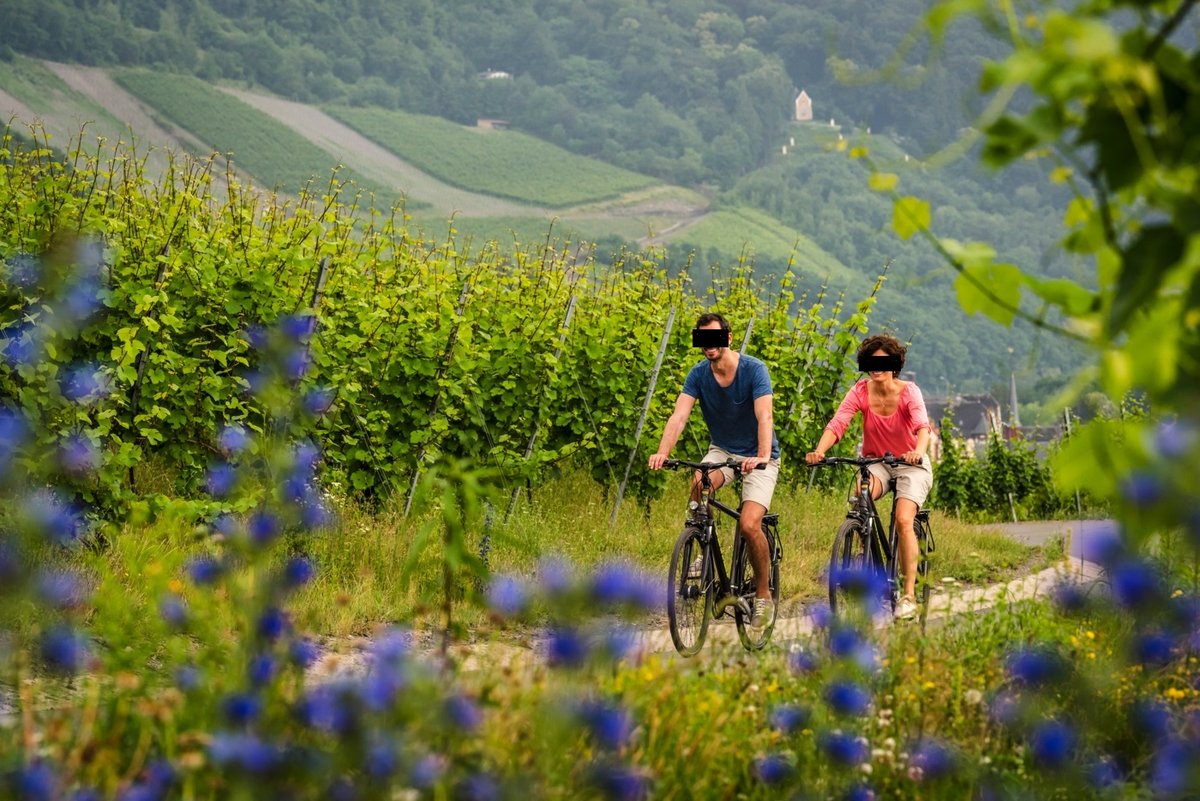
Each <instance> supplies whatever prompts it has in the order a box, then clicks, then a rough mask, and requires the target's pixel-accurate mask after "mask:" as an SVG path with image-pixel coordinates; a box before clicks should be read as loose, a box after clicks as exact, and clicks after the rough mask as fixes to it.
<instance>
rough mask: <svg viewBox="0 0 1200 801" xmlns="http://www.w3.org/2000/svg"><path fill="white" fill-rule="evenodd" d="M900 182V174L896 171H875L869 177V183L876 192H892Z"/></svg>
mask: <svg viewBox="0 0 1200 801" xmlns="http://www.w3.org/2000/svg"><path fill="white" fill-rule="evenodd" d="M899 183H900V176H898V175H896V173H894V172H873V173H871V175H870V177H869V178H867V184H868V185H869V186H870V187H871V189H872V190H874V191H876V192H891V191H892V190H893V189H895V188H896V186H897V184H899Z"/></svg>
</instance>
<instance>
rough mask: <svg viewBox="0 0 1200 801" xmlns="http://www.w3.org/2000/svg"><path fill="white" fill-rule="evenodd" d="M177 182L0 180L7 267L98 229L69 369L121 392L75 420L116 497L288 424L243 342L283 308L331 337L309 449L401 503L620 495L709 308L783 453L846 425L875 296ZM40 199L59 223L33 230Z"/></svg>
mask: <svg viewBox="0 0 1200 801" xmlns="http://www.w3.org/2000/svg"><path fill="white" fill-rule="evenodd" d="M178 175H179V180H178V181H176V182H175V183H172V184H168V185H162V186H155V185H150V184H147V183H145V182H142V181H139V180H138V172H137V164H136V163H134V164H129V163H127V162H125V161H123V160H121V159H120V157H117V158H116V159H115V160H113V161H110V162H107V163H98V162H97V161H96V160H95V158H90V159H89V158H88V157H85V156H80V158H79V161H78V162H77V164H76V166H75V168H74V169H73V170H71V171H67V170H64V169H63V168H62V166H61V165H60V164H57V163H55V162H54V161H51V160H49V159H48V158H47V157H46V156H45V154H38V153H34V154H27V153H15V154H10V161H9V164H8V166H7V168H6V170H5V172H4V178H3V185H2V186H0V203H2V205H3V208H4V209H5V210H6V212H5V216H4V218H3V220H2V221H0V223H2V225H3V226H4V236H5V241H6V242H7V243H10V244H9V245H8V247H9V248H10V250H9V251H8V252H7V253H5V254H3V255H4V256H5V258H6V259H7V260H9V261H10V262H11V260H12V259H14V258H17V257H19V255H20V254H21V253H23V252H24V253H37V252H40V251H41V250H43V249H45V248H47V247H50V246H52V245H53V243H54V242H56V241H57V240H58V239H59V238H60V237H62V236H63V235H74V234H94V235H99V236H101V237H102V239H101V240H100V241H102V242H103V243H104V244H103V260H104V275H105V292H106V295H105V302H104V306H105V308H104V314H103V315H101V316H100V318H99V319H98V321H97V322H96V323H95V324H94V325H92V326H91V327H89V329H88V331H87V334H86V337H85V338H84V340H83V341H82V342H80V343H77V345H76V346H75V348H74V350H73V351H72V352H69V353H66V352H64V353H61V354H58V355H57V364H56V366H55V367H54V368H53V369H55V370H58V371H65V370H67V369H68V367H69V366H71V365H73V364H79V363H84V364H92V363H94V364H98V365H100V368H99V369H100V371H101V372H102V373H103V374H105V376H106V381H108V386H109V390H110V391H109V393H108V395H107V398H106V400H105V402H104V403H103V404H101V405H100V406H98V407H97V408H94V409H89V410H87V411H86V412H84V413H81V414H78V415H75V416H74V417H72V418H70V419H66V420H62V421H58V422H57V424H58V425H60V426H62V427H63V428H64V431H65V430H66V429H72V430H75V429H79V428H80V427H82V430H83V431H84V432H85V433H86V435H87V436H88V437H89V438H90V439H91V440H92V441H93V442H94V443H96V444H97V445H98V446H99V448H100V450H101V452H102V454H103V455H104V460H105V469H104V470H103V471H101V474H102V475H103V476H105V478H104V479H103V480H102V482H101V483H102V484H105V485H106V486H107V487H109V489H110V491H111V492H114V493H116V492H117V491H118V488H119V487H120V486H121V482H120V481H119V478H120V477H122V476H124V475H126V474H127V473H128V471H129V470H130V469H131V468H133V467H134V466H135V465H137V464H139V463H141V462H143V461H144V460H147V459H150V458H153V459H154V460H156V462H158V463H160V464H164V465H166V466H167V467H168V468H169V469H170V470H171V471H172V472H174V473H175V474H176V475H177V477H178V479H179V480H180V481H181V482H182V483H181V487H183V488H194V487H196V486H198V485H199V483H200V482H201V481H202V479H203V476H204V475H205V471H206V470H207V469H208V467H209V463H210V461H212V459H213V457H214V452H213V450H212V447H211V445H209V443H211V442H213V441H214V438H215V436H216V434H217V432H218V431H219V430H221V428H222V427H224V426H227V425H230V424H241V425H245V426H246V427H248V428H250V429H252V430H256V431H261V430H264V429H266V428H267V427H269V426H270V425H271V424H272V423H271V421H270V420H268V419H267V418H266V417H264V413H263V411H262V409H261V408H258V407H256V405H255V404H254V403H253V402H252V401H251V400H249V399H248V398H247V392H246V390H247V389H248V388H249V387H250V386H251V385H252V383H253V381H254V376H253V374H252V372H251V369H250V347H251V346H250V344H249V342H248V341H247V336H246V331H247V330H248V329H251V328H252V327H254V326H256V325H260V324H263V323H269V322H271V321H273V320H275V319H277V318H280V317H283V316H286V315H300V316H302V317H303V316H311V318H312V324H313V326H314V327H315V334H314V335H313V337H312V340H311V344H310V349H309V351H308V352H306V354H305V357H304V358H305V359H306V360H311V365H309V364H306V365H305V369H304V370H303V371H302V375H303V377H302V378H301V377H300V376H299V375H298V376H297V380H298V381H299V382H300V384H299V386H300V389H301V390H303V391H311V392H321V393H329V395H330V398H331V400H330V404H331V406H330V409H329V411H328V413H326V414H325V415H324V416H323V417H322V418H321V421H320V423H319V424H317V425H316V427H315V429H314V430H312V431H311V432H308V433H309V435H311V436H312V437H314V438H315V439H316V440H318V441H319V442H320V445H321V448H322V451H323V454H324V459H325V463H326V465H327V467H328V469H329V470H331V471H333V473H334V474H335V475H337V476H340V477H343V478H344V480H345V481H346V482H347V483H348V485H349V486H352V487H353V488H354V489H355V490H356V491H357V492H360V493H364V494H366V495H368V496H375V497H386V496H389V495H391V494H393V493H396V492H405V491H407V489H408V488H409V487H410V486H411V485H412V483H413V481H414V480H415V477H416V476H417V475H418V474H419V473H420V471H421V470H422V469H423V468H424V467H426V466H427V465H429V464H432V463H435V462H438V461H442V460H445V459H453V458H468V459H472V460H475V461H477V462H478V463H480V464H483V465H487V466H489V467H491V468H494V469H495V470H497V471H498V472H499V473H500V474H501V476H502V477H503V481H504V482H505V484H506V485H508V486H513V487H516V486H522V485H524V484H526V483H531V482H532V483H536V482H537V480H538V478H539V476H540V475H541V474H542V473H543V471H544V470H545V469H547V468H548V467H550V466H553V465H560V464H561V463H563V462H564V460H576V461H581V462H583V463H584V464H586V465H587V466H588V469H589V471H590V472H591V474H592V475H593V476H594V477H595V479H596V480H597V481H599V482H602V483H603V484H605V485H607V486H615V485H616V484H618V483H619V482H621V481H622V480H623V478H624V474H625V472H626V470H627V467H628V465H629V464H630V463H631V461H638V460H641V461H644V456H645V455H647V454H648V452H649V450H648V449H650V448H652V447H653V446H654V444H655V435H656V432H657V430H658V429H659V427H660V426H661V424H662V422H663V420H664V419H665V416H666V415H667V414H668V412H669V410H670V408H671V405H672V403H673V401H674V397H675V394H676V393H677V392H678V389H679V387H680V386H681V381H682V376H683V375H684V373H685V371H686V370H687V368H688V367H689V366H690V365H691V364H692V363H694V361H695V354H694V352H693V351H692V349H691V348H690V346H689V339H688V337H689V330H690V321H691V320H692V319H694V318H695V316H696V315H697V314H698V313H699V312H700V310H701V309H703V308H709V307H717V308H721V309H722V310H723V311H724V312H725V313H726V314H728V315H729V316H730V317H731V318H732V319H734V320H736V321H738V322H739V328H738V331H739V333H738V336H741V335H742V333H744V332H745V331H746V330H747V327H749V328H750V336H749V340H748V342H747V343H746V347H747V349H748V351H749V352H751V353H754V354H755V355H757V356H759V357H760V358H762V359H764V360H765V361H766V362H767V363H768V364H769V365H770V366H771V370H772V375H773V378H774V381H775V385H776V389H775V392H776V395H775V397H776V405H777V408H778V409H779V410H780V412H779V420H780V421H781V425H780V427H779V428H780V431H779V435H780V439H781V442H782V443H783V446H784V447H785V449H787V450H789V451H791V452H801V451H802V450H803V447H804V445H805V444H806V443H808V442H810V441H812V440H813V439H814V431H815V426H818V425H820V424H821V423H822V422H823V421H824V419H826V417H827V416H828V414H829V413H830V412H831V411H832V404H833V403H834V402H835V400H834V398H835V395H836V394H837V389H838V387H839V385H840V384H841V383H842V382H843V380H844V378H845V373H844V370H845V366H844V365H845V360H844V359H843V358H842V356H843V354H844V353H845V352H846V351H847V349H848V348H849V347H851V345H852V344H853V343H854V342H855V341H856V339H857V338H858V337H859V335H860V333H861V331H862V330H864V326H865V321H866V315H867V312H868V310H869V308H870V306H871V303H872V301H873V297H874V296H873V295H872V296H869V297H866V298H862V299H860V300H858V301H856V303H855V304H853V307H852V308H849V307H847V306H846V305H845V304H843V302H842V301H841V300H840V299H829V298H824V297H804V296H802V297H798V298H797V297H794V296H793V293H792V292H791V290H790V283H789V280H788V279H784V280H783V281H782V282H781V283H780V284H779V285H778V286H776V287H775V288H773V289H771V290H769V291H768V290H766V289H763V288H760V287H758V286H756V285H755V283H754V282H753V276H752V274H751V273H750V271H749V270H748V269H747V270H742V271H736V272H733V273H732V274H730V275H728V276H725V277H718V278H717V280H716V283H714V284H713V286H712V287H711V288H710V289H709V294H708V295H707V296H706V297H703V298H701V297H696V296H695V295H694V294H693V293H692V292H691V291H690V289H689V286H690V281H689V277H688V276H687V275H686V274H682V275H678V276H675V277H668V276H667V275H666V274H665V272H664V270H663V269H662V267H661V265H660V264H659V263H658V262H656V261H655V259H654V257H653V255H644V254H634V253H626V254H622V255H621V256H619V257H618V258H617V259H616V260H615V261H614V262H613V263H611V264H597V263H594V262H592V261H584V262H581V263H576V262H575V261H574V258H573V254H572V253H571V252H567V251H565V250H562V251H560V250H559V249H557V248H556V247H555V243H553V242H551V243H550V244H548V245H545V246H541V247H532V248H529V249H526V250H521V251H517V252H515V253H505V252H504V251H503V250H502V249H501V248H499V247H498V246H495V245H491V244H486V245H484V246H482V247H480V248H479V249H478V250H477V251H475V252H471V253H466V252H461V251H459V250H458V249H457V247H456V245H455V243H454V242H453V241H448V242H443V243H437V242H427V241H417V240H416V239H415V238H414V237H413V236H412V235H411V234H410V232H409V231H408V230H407V229H406V227H405V220H404V219H402V218H400V217H397V216H394V215H393V216H388V215H385V214H382V213H380V212H370V213H363V210H356V209H354V208H353V207H351V206H347V205H344V202H343V201H342V200H341V199H339V198H338V197H336V196H327V197H325V198H316V197H313V196H306V197H303V198H302V199H301V200H300V201H299V203H297V204H296V205H294V206H288V205H278V204H275V203H274V202H271V201H266V200H263V199H261V198H257V197H255V196H253V195H251V194H235V195H233V196H232V198H231V199H230V200H229V201H227V202H225V203H223V204H217V203H216V202H215V201H214V200H213V198H212V197H211V196H210V195H209V194H208V192H207V186H208V184H207V174H206V173H205V172H204V171H203V170H201V169H195V168H193V167H184V166H181V167H180V169H179V170H178ZM31 203H37V204H39V205H40V206H41V207H44V208H46V209H48V210H50V211H51V212H52V213H50V214H47V215H44V216H41V217H38V218H36V219H34V218H30V217H29V216H28V215H27V214H24V213H23V210H24V209H27V208H28V207H29V205H30V204H31ZM876 288H877V289H878V285H877V286H876ZM9 292H10V293H13V294H10V300H9V301H8V303H6V307H5V309H6V311H5V315H6V316H7V318H6V319H5V321H4V325H5V326H6V328H7V327H9V326H11V325H13V324H14V323H16V322H17V315H20V314H24V313H25V312H23V311H22V310H23V309H26V308H28V307H29V306H28V304H30V303H33V302H35V301H36V298H32V297H25V296H24V295H23V294H22V293H21V290H20V287H19V285H13V284H11V283H10V284H9ZM8 330H13V329H11V328H8ZM656 358H660V359H661V363H662V366H661V370H660V372H659V374H658V380H657V383H656V384H655V385H654V386H653V387H652V386H651V383H650V375H651V369H652V366H653V365H654V363H655V361H656ZM2 369H3V373H2V374H0V375H2V381H3V387H4V391H5V394H6V395H9V396H13V397H24V398H25V399H26V400H25V401H24V402H25V403H28V404H30V405H31V406H32V407H35V408H33V409H31V411H36V407H37V406H38V405H39V404H40V403H41V399H39V398H36V397H29V394H28V392H26V391H25V387H26V386H27V384H28V379H27V377H26V376H25V375H24V374H23V372H22V370H21V369H20V368H19V367H18V368H14V366H12V365H9V366H6V367H4V368H2ZM47 369H49V368H47ZM647 395H649V404H648V407H647V415H646V417H645V419H644V420H640V416H639V412H640V410H641V408H642V406H643V405H644V403H643V401H644V399H645V398H646V397H647ZM651 432H653V433H651ZM58 433H60V434H61V433H63V431H60V432H58ZM639 434H640V436H639ZM688 447H689V449H693V450H697V451H698V450H699V449H700V447H701V443H699V442H698V441H693V442H691V443H688ZM662 481H663V479H662V478H661V477H659V476H649V475H646V474H645V473H644V472H642V471H635V472H634V473H633V474H632V475H631V476H630V478H629V489H630V493H631V494H633V495H638V496H643V497H645V496H649V495H653V494H656V493H657V492H659V491H660V490H661V487H662V483H661V482H662ZM134 489H136V488H134ZM122 491H123V490H122Z"/></svg>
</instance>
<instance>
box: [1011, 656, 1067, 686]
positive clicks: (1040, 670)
mask: <svg viewBox="0 0 1200 801" xmlns="http://www.w3.org/2000/svg"><path fill="white" fill-rule="evenodd" d="M1007 662H1008V665H1007V667H1008V675H1009V676H1010V677H1012V678H1014V679H1016V680H1018V681H1021V682H1024V683H1025V684H1027V685H1029V686H1031V687H1042V686H1045V685H1047V684H1049V683H1051V682H1055V681H1058V680H1060V679H1062V678H1063V677H1065V676H1066V673H1067V666H1066V663H1065V662H1064V661H1063V658H1062V657H1061V656H1060V655H1059V654H1058V653H1057V652H1055V651H1051V650H1049V649H1048V648H1041V647H1031V648H1023V649H1020V650H1017V651H1014V652H1013V653H1011V654H1009V656H1008V660H1007Z"/></svg>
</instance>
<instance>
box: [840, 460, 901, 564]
mask: <svg viewBox="0 0 1200 801" xmlns="http://www.w3.org/2000/svg"><path fill="white" fill-rule="evenodd" d="M888 483H889V487H888V489H889V490H891V489H893V487H892V486H891V484H892V482H888ZM850 513H851V514H852V515H854V516H855V517H857V518H858V519H859V520H860V521H861V522H862V523H864V524H866V525H867V526H868V527H869V530H867V531H864V532H863V534H864V536H866V537H867V538H868V542H867V547H868V548H869V549H870V553H871V561H873V562H874V563H875V564H877V565H882V566H883V569H884V570H885V571H886V573H887V576H888V581H891V580H892V579H891V577H892V575H893V572H894V570H893V568H894V563H895V559H896V542H895V538H894V533H895V529H896V522H895V519H896V496H895V492H893V493H892V520H891V524H890V525H889V527H888V528H889V531H888V533H887V534H885V533H884V531H883V521H882V520H880V519H879V507H877V506H876V505H875V498H874V497H872V495H871V471H870V470H868V469H867V466H866V465H858V499H857V500H856V501H855V508H854V509H853V510H851V512H850ZM864 518H865V519H864Z"/></svg>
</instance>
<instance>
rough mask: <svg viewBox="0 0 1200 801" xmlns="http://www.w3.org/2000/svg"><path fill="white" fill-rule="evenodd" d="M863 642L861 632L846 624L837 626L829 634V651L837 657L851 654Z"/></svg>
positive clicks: (841, 657)
mask: <svg viewBox="0 0 1200 801" xmlns="http://www.w3.org/2000/svg"><path fill="white" fill-rule="evenodd" d="M863 642H865V640H864V639H863V635H862V632H860V631H859V630H858V629H855V628H851V627H848V626H839V627H838V628H836V629H834V630H833V631H832V632H830V634H829V652H830V653H832V654H833V655H834V656H836V657H838V658H839V659H844V658H846V657H849V656H852V655H853V654H854V653H855V651H857V650H858V648H859V646H861V645H862V644H863Z"/></svg>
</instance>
